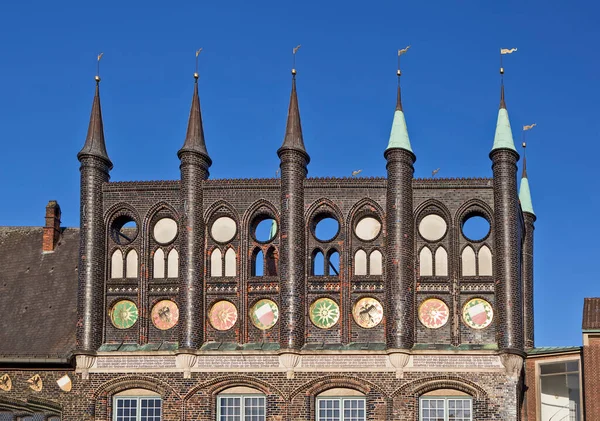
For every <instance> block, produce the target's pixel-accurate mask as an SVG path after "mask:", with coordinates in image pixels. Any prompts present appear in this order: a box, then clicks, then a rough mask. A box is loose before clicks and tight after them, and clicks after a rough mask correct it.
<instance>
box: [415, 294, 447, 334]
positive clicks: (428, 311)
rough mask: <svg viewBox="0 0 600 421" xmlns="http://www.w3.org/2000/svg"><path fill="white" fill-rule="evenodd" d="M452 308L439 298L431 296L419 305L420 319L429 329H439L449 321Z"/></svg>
mask: <svg viewBox="0 0 600 421" xmlns="http://www.w3.org/2000/svg"><path fill="white" fill-rule="evenodd" d="M449 317H450V309H449V308H448V306H447V305H446V303H445V302H443V301H442V300H440V299H438V298H429V299H428V300H425V301H423V302H422V303H421V305H420V306H419V320H420V321H421V323H423V325H424V326H425V327H428V328H429V329H437V328H440V327H442V326H444V325H445V324H446V323H448V319H449Z"/></svg>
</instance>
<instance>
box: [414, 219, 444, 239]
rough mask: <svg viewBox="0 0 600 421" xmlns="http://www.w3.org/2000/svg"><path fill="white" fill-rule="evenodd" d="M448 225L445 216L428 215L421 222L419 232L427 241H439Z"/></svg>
mask: <svg viewBox="0 0 600 421" xmlns="http://www.w3.org/2000/svg"><path fill="white" fill-rule="evenodd" d="M447 228H448V225H447V224H446V221H445V220H444V218H442V217H441V216H439V215H435V214H431V215H427V216H426V217H424V218H423V219H421V222H420V223H419V234H421V237H423V238H424V239H425V240H427V241H438V240H440V239H441V238H442V237H443V236H444V234H446V229H447Z"/></svg>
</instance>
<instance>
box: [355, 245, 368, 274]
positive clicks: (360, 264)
mask: <svg viewBox="0 0 600 421" xmlns="http://www.w3.org/2000/svg"><path fill="white" fill-rule="evenodd" d="M354 274H355V275H366V274H367V253H366V252H365V251H364V250H357V252H356V253H354Z"/></svg>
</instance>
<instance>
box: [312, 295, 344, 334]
mask: <svg viewBox="0 0 600 421" xmlns="http://www.w3.org/2000/svg"><path fill="white" fill-rule="evenodd" d="M339 318H340V307H339V306H338V305H337V303H336V302H335V301H333V300H332V299H331V298H319V299H318V300H317V301H315V302H314V303H312V304H311V305H310V321H311V322H313V324H314V325H315V326H316V327H319V328H321V329H329V328H330V327H332V326H333V325H335V324H336V323H337V321H338V320H339Z"/></svg>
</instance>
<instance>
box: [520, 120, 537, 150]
mask: <svg viewBox="0 0 600 421" xmlns="http://www.w3.org/2000/svg"><path fill="white" fill-rule="evenodd" d="M535 126H537V124H536V123H533V124H528V125H525V126H523V151H525V148H526V147H527V142H525V132H528V131H529V130H531V129H533V128H534V127H535Z"/></svg>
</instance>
